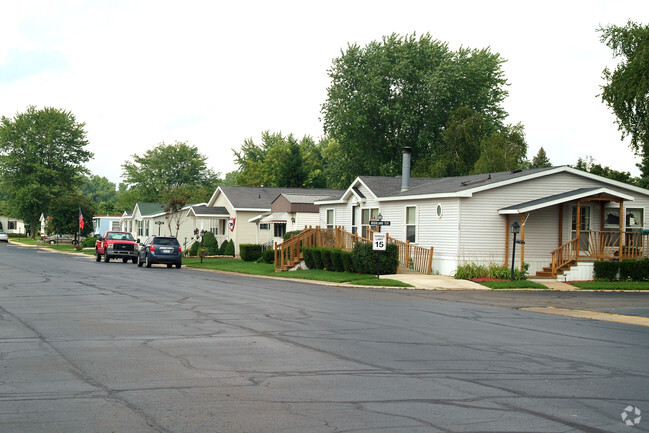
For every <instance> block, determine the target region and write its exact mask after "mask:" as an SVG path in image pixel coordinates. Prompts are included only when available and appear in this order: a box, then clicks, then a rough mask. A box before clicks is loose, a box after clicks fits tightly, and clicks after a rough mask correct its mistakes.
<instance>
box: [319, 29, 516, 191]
mask: <svg viewBox="0 0 649 433" xmlns="http://www.w3.org/2000/svg"><path fill="white" fill-rule="evenodd" d="M503 62H504V60H503V59H502V58H501V57H500V55H499V54H497V53H492V52H491V51H490V50H489V49H479V50H478V49H469V48H460V49H458V50H457V51H452V50H450V49H449V47H448V45H447V44H446V43H443V42H440V41H437V40H434V39H432V38H431V36H430V35H428V34H426V35H423V36H421V37H416V36H415V35H412V36H406V37H401V36H398V35H394V34H393V35H391V36H389V37H384V38H383V39H382V40H381V41H380V42H376V41H374V42H371V43H370V44H368V45H367V46H365V47H360V46H358V45H349V46H348V47H347V49H346V50H345V51H343V52H342V53H341V56H340V57H338V58H336V59H334V61H333V65H332V67H331V69H330V70H329V76H330V78H331V84H330V86H329V88H328V89H327V100H326V102H325V103H324V104H323V106H322V113H323V121H324V129H325V132H326V133H327V134H328V135H329V136H331V138H334V139H336V140H337V142H338V144H339V146H340V150H341V151H342V152H343V153H344V154H345V159H344V163H345V164H347V163H348V164H349V166H350V168H351V169H352V170H348V171H346V172H345V173H343V174H344V176H345V178H344V181H343V183H347V184H348V183H349V182H350V181H351V180H352V179H353V178H354V177H355V176H357V175H359V174H365V175H387V176H392V175H396V174H399V173H400V171H401V168H400V167H401V149H402V148H403V147H404V146H409V147H411V148H412V152H413V162H414V164H415V166H416V167H417V171H418V173H417V174H419V175H424V174H426V171H428V174H429V175H430V174H431V171H432V168H431V167H432V166H433V164H434V162H435V161H436V159H437V158H438V157H440V155H441V154H443V153H444V152H443V133H444V130H445V128H446V125H447V123H448V122H449V119H450V117H451V114H452V113H453V112H454V111H455V110H457V109H459V108H460V107H468V108H470V109H471V110H473V111H474V112H475V113H478V114H479V115H480V116H481V117H482V119H483V121H484V122H485V128H486V129H487V130H491V131H495V130H497V129H498V128H499V127H500V126H501V124H502V120H503V119H504V118H505V117H506V115H507V113H506V112H505V110H504V109H503V107H502V105H501V104H502V102H503V100H504V98H505V97H506V96H507V91H506V90H505V86H506V85H507V82H506V79H505V77H504V74H503V71H502V64H503ZM422 167H423V168H422ZM426 167H428V168H426Z"/></svg>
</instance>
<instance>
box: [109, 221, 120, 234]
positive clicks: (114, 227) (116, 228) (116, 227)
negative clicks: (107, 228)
mask: <svg viewBox="0 0 649 433" xmlns="http://www.w3.org/2000/svg"><path fill="white" fill-rule="evenodd" d="M111 230H113V231H116V232H117V231H119V221H111Z"/></svg>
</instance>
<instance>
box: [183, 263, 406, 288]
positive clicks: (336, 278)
mask: <svg viewBox="0 0 649 433" xmlns="http://www.w3.org/2000/svg"><path fill="white" fill-rule="evenodd" d="M183 265H185V266H188V267H192V268H197V269H213V270H217V271H227V272H237V273H240V274H247V275H265V276H273V277H282V278H295V279H300V280H314V281H326V282H328V283H350V284H356V285H363V286H389V287H412V286H411V285H410V284H407V283H402V282H401V281H396V280H390V279H384V278H382V279H379V280H377V279H376V277H371V276H369V275H367V274H354V273H349V272H331V271H321V270H314V269H309V270H304V269H300V270H297V271H290V272H275V266H273V265H272V264H267V263H257V262H245V261H243V260H241V259H224V258H204V259H203V263H201V259H200V258H193V257H192V258H185V259H183Z"/></svg>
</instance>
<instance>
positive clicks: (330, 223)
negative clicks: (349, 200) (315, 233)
mask: <svg viewBox="0 0 649 433" xmlns="http://www.w3.org/2000/svg"><path fill="white" fill-rule="evenodd" d="M327 228H328V229H332V228H334V210H333V209H327Z"/></svg>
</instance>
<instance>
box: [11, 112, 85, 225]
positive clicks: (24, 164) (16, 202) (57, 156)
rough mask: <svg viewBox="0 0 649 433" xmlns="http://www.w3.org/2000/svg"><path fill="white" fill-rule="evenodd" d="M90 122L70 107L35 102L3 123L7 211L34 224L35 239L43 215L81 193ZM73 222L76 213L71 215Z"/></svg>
mask: <svg viewBox="0 0 649 433" xmlns="http://www.w3.org/2000/svg"><path fill="white" fill-rule="evenodd" d="M84 127H85V124H84V123H78V122H77V121H76V119H75V116H74V115H73V114H72V113H70V112H68V111H65V110H60V109H57V108H52V107H45V108H43V109H40V110H39V109H36V107H34V106H30V107H29V108H27V110H26V111H25V112H24V113H18V114H16V116H15V117H14V118H7V117H5V116H3V117H2V119H1V121H0V183H1V187H2V191H3V196H4V201H5V203H6V205H7V209H10V212H11V213H12V215H13V216H15V217H18V218H22V219H23V220H25V221H26V222H28V223H29V226H30V229H31V235H32V238H33V237H34V236H35V234H36V230H35V228H36V223H37V221H38V219H39V217H40V215H41V213H46V214H47V213H49V212H50V211H51V210H52V205H53V203H54V201H55V200H56V199H61V198H62V197H65V196H67V195H69V194H70V193H71V192H74V191H76V188H77V186H78V185H79V183H80V178H81V176H82V175H83V174H85V173H87V169H86V168H85V165H84V164H85V163H86V162H87V161H88V160H89V159H90V158H92V156H93V154H92V153H91V152H89V151H88V150H86V146H87V145H88V141H87V140H86V132H85V129H84ZM70 217H71V218H72V220H73V221H74V219H75V216H74V215H71V216H70Z"/></svg>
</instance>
